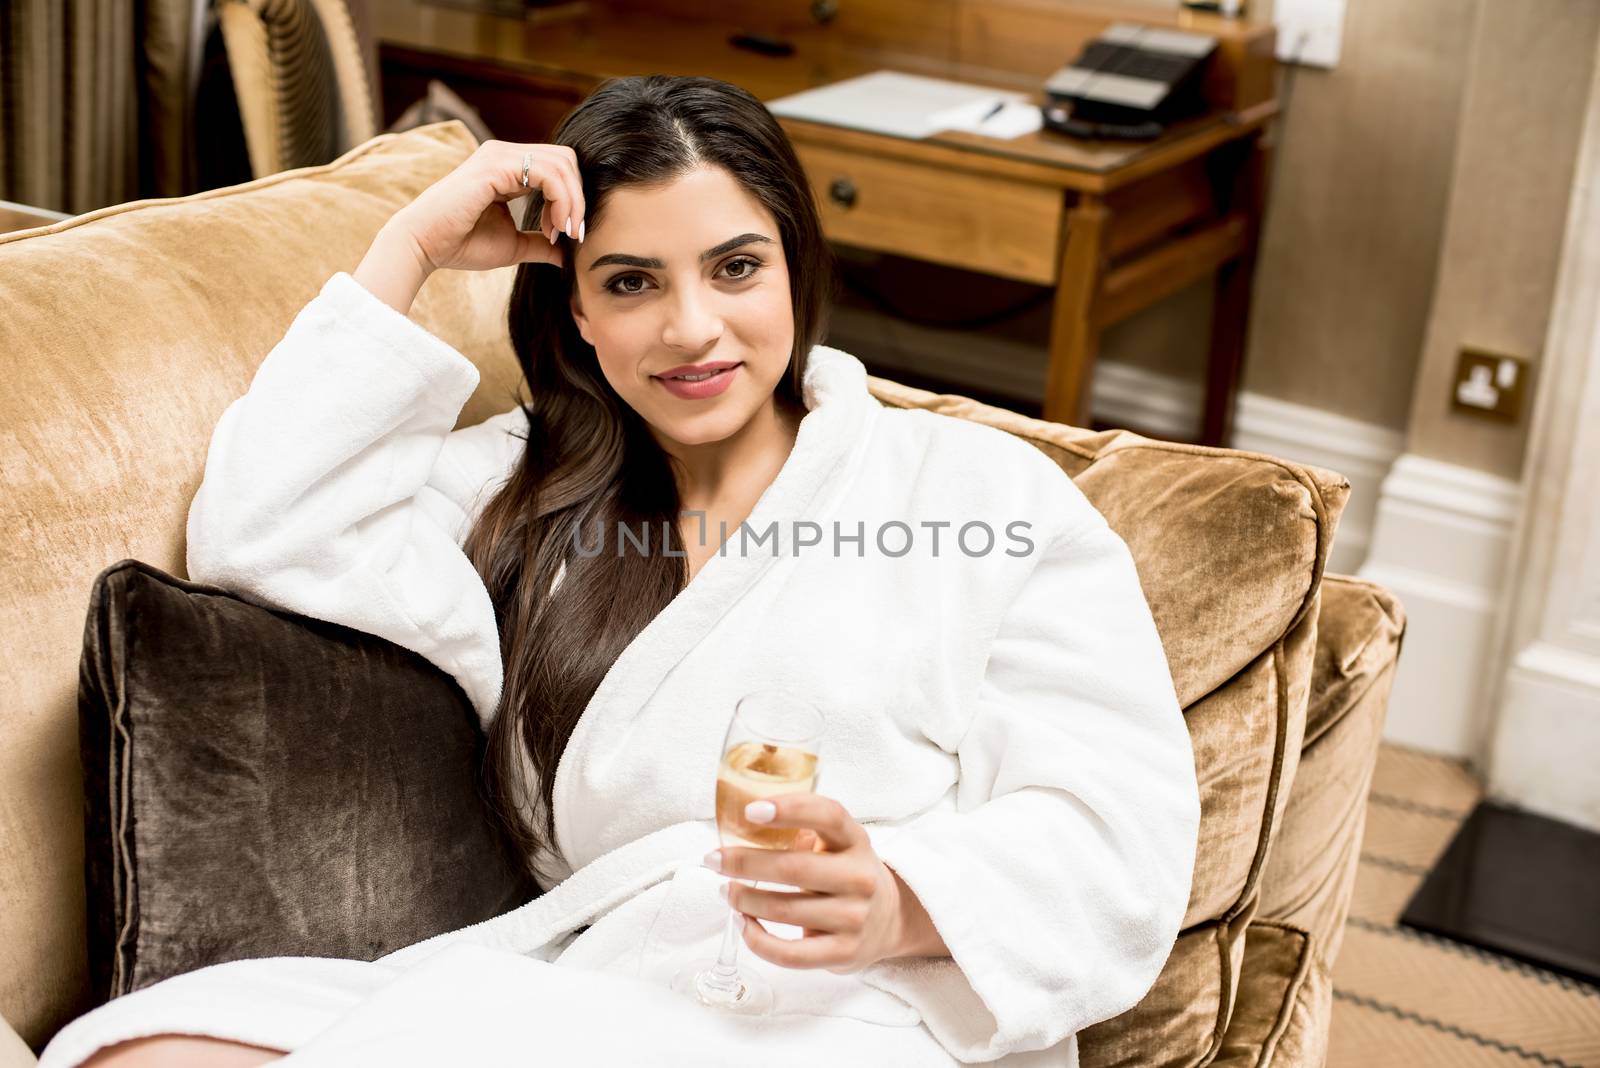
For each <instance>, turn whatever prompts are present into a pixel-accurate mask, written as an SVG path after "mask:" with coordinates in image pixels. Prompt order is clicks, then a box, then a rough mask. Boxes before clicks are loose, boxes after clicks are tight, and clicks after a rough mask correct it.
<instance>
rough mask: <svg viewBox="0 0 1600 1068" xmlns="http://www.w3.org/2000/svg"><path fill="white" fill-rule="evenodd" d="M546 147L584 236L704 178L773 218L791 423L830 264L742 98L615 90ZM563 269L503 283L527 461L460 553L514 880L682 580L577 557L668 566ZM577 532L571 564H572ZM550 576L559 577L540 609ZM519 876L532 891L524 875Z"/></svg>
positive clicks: (647, 455)
mask: <svg viewBox="0 0 1600 1068" xmlns="http://www.w3.org/2000/svg"><path fill="white" fill-rule="evenodd" d="M550 142H551V143H552V144H558V145H566V146H568V147H570V148H571V149H572V150H573V152H574V153H575V154H576V155H577V160H578V170H579V172H580V174H581V175H582V178H583V195H584V202H585V215H586V220H587V229H588V230H589V231H590V232H593V231H594V229H595V228H596V226H597V225H598V221H599V219H600V217H601V216H602V215H603V214H604V212H605V205H606V198H607V196H608V195H609V194H610V193H611V192H612V191H614V190H616V189H619V188H623V187H626V186H630V185H654V184H661V183H665V182H669V181H671V180H673V179H675V178H677V177H679V176H681V175H683V174H685V173H687V172H689V171H692V170H694V169H696V168H699V167H707V166H709V167H720V168H722V169H724V170H726V171H727V172H728V173H729V174H730V175H732V177H733V178H734V180H736V181H737V182H738V183H739V184H740V185H741V186H742V187H743V188H744V189H745V190H747V191H748V192H749V193H750V195H751V196H753V197H754V198H755V199H756V200H757V201H759V202H760V203H761V205H762V206H763V207H765V208H766V210H767V211H769V212H771V214H772V217H773V218H774V219H775V220H776V222H777V225H778V230H779V234H780V235H781V238H782V243H783V253H784V256H785V257H786V259H787V265H788V273H789V289H790V297H791V300H792V302H793V307H794V349H793V351H792V353H791V354H790V361H789V367H788V370H787V372H786V374H785V376H784V378H783V379H782V380H781V381H780V383H779V385H778V389H777V396H778V399H779V400H780V402H784V403H787V404H792V405H796V406H798V405H800V404H801V392H800V383H801V380H802V376H803V375H804V373H805V366H806V354H807V353H808V352H809V351H810V350H811V346H812V345H814V344H816V343H818V342H820V341H821V340H822V338H823V335H824V333H825V330H826V316H827V308H828V303H829V301H830V300H831V298H832V295H833V292H832V289H833V277H834V276H833V258H832V253H831V251H830V250H829V248H828V245H827V242H826V240H825V239H824V237H823V234H822V227H821V224H820V222H819V220H818V217H817V208H816V202H815V200H814V199H813V195H812V192H811V188H810V185H809V184H808V183H807V180H806V176H805V172H804V170H802V169H801V166H800V162H799V160H798V159H797V158H796V157H795V153H794V149H793V148H792V147H791V145H790V144H789V141H788V138H787V137H786V136H785V134H784V132H783V130H782V128H781V127H780V126H779V125H778V123H777V120H776V119H774V118H773V116H772V113H771V112H769V111H768V110H767V109H766V108H765V107H764V106H763V105H762V104H761V102H760V101H759V100H757V99H756V98H755V97H754V96H752V95H751V94H750V93H748V92H746V91H745V90H743V89H740V88H738V87H737V86H733V85H730V84H728V83H726V82H721V81H717V80H715V79H711V78H685V77H668V76H665V75H649V76H642V77H631V78H614V79H611V80H609V81H606V82H604V83H602V84H601V85H600V86H598V87H597V88H596V89H595V90H594V92H593V93H591V94H590V95H589V96H588V97H587V98H586V99H584V100H583V102H582V103H580V104H578V105H577V107H575V108H574V109H573V110H572V111H570V112H568V113H567V115H566V116H565V117H564V118H563V119H562V120H561V122H560V124H559V125H558V126H557V127H556V130H555V133H554V134H553V136H552V137H551V138H550ZM530 199H531V200H532V203H531V204H530V205H529V211H528V214H527V216H526V218H525V219H524V221H523V223H522V226H523V228H524V229H537V225H536V222H535V220H537V219H538V218H539V212H540V210H541V208H542V206H543V205H542V199H541V197H540V196H539V195H538V194H535V195H534V196H533V197H531V198H530ZM574 259H575V257H574V256H573V255H572V254H571V253H570V247H569V254H568V256H567V257H566V261H565V263H564V264H563V265H562V266H561V267H560V268H559V269H557V268H553V267H551V266H550V265H548V264H537V265H535V264H524V265H523V266H522V267H520V268H518V271H517V277H516V280H515V283H514V285H513V287H512V291H511V304H510V309H509V319H510V326H511V341H512V344H513V346H514V347H515V350H516V354H517V360H518V362H519V363H520V364H521V365H522V373H523V376H524V378H525V379H526V381H527V384H528V391H529V396H530V398H531V399H530V400H529V402H528V403H527V404H525V405H524V408H525V410H526V412H527V415H528V440H527V448H526V450H525V452H524V455H523V458H522V461H521V463H520V464H519V465H518V466H517V468H516V469H515V471H514V472H513V473H512V475H511V477H510V478H509V480H508V481H507V482H506V484H505V485H504V486H503V487H502V488H501V489H500V491H499V492H498V493H497V494H496V495H495V496H494V498H493V499H492V500H491V501H490V502H489V503H488V504H487V505H485V507H484V509H483V511H482V512H481V513H480V515H479V516H478V518H477V520H476V522H475V523H474V525H473V528H472V530H471V532H470V533H469V534H468V536H467V539H466V543H465V550H466V553H467V556H468V557H469V558H470V559H471V560H472V563H473V566H474V567H475V568H477V570H478V573H479V574H480V575H481V576H482V578H483V581H484V583H485V585H487V586H488V589H489V594H490V597H491V598H492V599H493V601H494V606H495V614H496V617H497V619H498V622H499V627H500V648H501V656H502V660H503V662H504V664H505V685H504V689H503V692H502V694H501V698H500V707H499V711H498V713H497V715H496V716H495V719H494V722H493V723H492V725H491V727H490V729H489V737H488V741H487V750H486V761H485V785H486V787H487V791H488V795H489V799H490V802H491V804H492V805H493V807H494V808H495V810H496V811H497V813H498V814H499V816H500V817H501V819H502V821H503V822H504V824H505V826H506V829H507V830H508V832H509V833H510V836H511V839H512V842H513V843H514V844H515V845H516V846H517V847H518V852H519V854H520V856H521V857H523V858H526V859H527V860H528V861H530V862H531V859H532V857H533V854H534V853H535V851H536V850H539V849H542V848H549V849H552V850H553V849H554V848H555V845H556V842H555V823H554V807H553V802H552V796H553V790H554V785H555V775H556V766H557V764H558V762H559V761H560V759H561V754H562V752H563V750H564V749H565V748H566V745H567V741H568V739H569V738H571V736H572V731H573V728H574V727H575V726H576V725H577V722H578V718H579V717H580V716H581V715H582V714H583V710H584V708H585V707H587V705H588V703H589V700H590V698H591V697H592V696H593V695H594V692H595V689H596V688H597V687H598V686H599V685H600V680H601V679H602V678H604V677H605V674H606V671H607V670H608V669H609V668H610V667H611V664H612V662H613V661H615V660H616V658H617V656H618V655H619V654H620V653H621V652H622V650H623V649H624V648H625V647H626V646H627V645H628V644H629V643H630V642H631V641H632V640H633V639H634V637H635V636H636V635H637V634H638V633H639V632H640V631H641V630H643V629H644V627H645V624H647V623H649V622H650V620H651V619H653V618H654V617H655V616H656V615H657V614H658V613H659V612H660V611H661V610H662V609H663V608H665V607H666V605H667V603H668V602H669V601H671V600H672V598H673V597H674V596H676V595H677V593H678V591H679V590H680V589H682V588H683V586H684V585H685V583H686V581H687V578H688V571H687V566H686V564H685V561H684V559H683V558H682V557H681V556H671V555H667V554H666V553H663V552H660V551H657V552H632V551H630V552H625V553H617V552H612V551H610V547H609V546H608V548H607V551H603V552H599V553H594V554H593V555H589V551H590V549H591V547H592V545H593V539H594V531H595V530H596V529H597V526H598V530H600V531H604V532H612V531H615V530H616V529H617V525H618V524H625V525H626V526H627V527H628V528H629V529H630V530H633V531H639V530H641V529H644V530H649V531H653V532H654V531H667V532H670V534H669V536H671V537H672V538H673V539H674V542H673V544H674V547H675V548H678V549H681V548H682V545H681V544H680V543H679V542H678V541H677V534H676V530H677V526H676V521H677V519H678V509H679V501H678V490H677V483H676V481H675V479H674V477H673V473H672V470H671V468H670V466H669V460H668V458H667V455H666V454H665V452H663V450H662V449H661V447H660V446H659V445H658V444H657V443H656V441H655V439H654V438H653V437H652V436H651V434H650V433H649V430H648V428H647V427H646V426H645V424H644V421H643V420H642V419H641V418H640V417H639V416H638V414H637V413H635V412H634V411H633V409H632V408H630V407H629V406H628V405H627V404H625V403H624V402H623V401H622V400H621V398H619V397H618V396H617V394H616V393H615V392H614V391H613V390H612V388H611V386H610V385H609V383H607V382H606V379H605V376H604V375H603V374H601V371H600V366H599V363H598V362H597V360H596V358H595V352H594V349H593V348H592V347H591V346H590V345H589V344H588V342H586V341H584V340H583V337H582V336H581V335H580V334H579V333H578V329H577V326H576V324H575V323H574V322H573V320H572V313H571V310H570V307H569V300H570V297H571V295H572V293H573V291H574V287H575V285H576V282H575V278H576V274H575V271H574V269H573V260H574ZM641 524H647V525H645V526H642V527H641ZM580 526H581V529H582V530H583V531H584V543H583V545H584V548H585V550H586V551H585V553H581V554H580V553H578V552H575V551H574V534H575V531H576V530H577V529H578V528H579V527H580ZM652 541H653V543H655V544H658V546H659V543H658V542H655V541H654V539H652ZM563 562H565V564H566V569H567V570H566V574H565V575H564V576H563V577H562V580H561V584H560V585H559V586H558V587H557V588H556V589H555V590H554V591H553V592H551V591H550V585H551V582H552V580H553V579H554V578H555V575H556V571H557V569H558V568H559V567H560V566H561V565H562V563H563ZM519 762H523V763H526V764H531V768H532V771H533V773H534V777H535V779H536V781H537V793H536V795H534V796H528V797H523V796H519V790H518V785H519V783H521V782H522V781H524V779H525V776H523V775H521V774H520V773H519V768H518V764H519ZM530 785H531V784H530ZM530 874H532V875H534V876H535V877H537V876H538V872H536V871H533V870H532V869H531V866H530Z"/></svg>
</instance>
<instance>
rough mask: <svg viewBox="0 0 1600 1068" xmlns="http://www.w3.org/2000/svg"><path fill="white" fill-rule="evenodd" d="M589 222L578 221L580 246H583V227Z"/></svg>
mask: <svg viewBox="0 0 1600 1068" xmlns="http://www.w3.org/2000/svg"><path fill="white" fill-rule="evenodd" d="M588 221H589V220H588V219H579V220H578V244H580V245H581V244H583V225H584V223H587V222H588Z"/></svg>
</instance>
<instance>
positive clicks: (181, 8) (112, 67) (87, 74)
mask: <svg viewBox="0 0 1600 1068" xmlns="http://www.w3.org/2000/svg"><path fill="white" fill-rule="evenodd" d="M203 4H204V0H0V200H11V201H17V202H19V203H23V204H28V205H32V206H34V207H42V208H49V209H51V210H54V211H62V212H67V213H69V214H74V215H76V214H80V213H82V212H86V211H91V210H93V209H94V208H99V207H104V206H105V205H107V204H117V203H120V202H122V201H125V200H135V199H139V198H142V197H160V196H182V195H183V194H185V193H188V192H191V191H193V185H194V172H195V167H194V160H193V149H192V144H191V141H192V139H191V138H190V136H189V130H190V129H191V124H192V115H193V103H192V101H193V84H192V74H193V71H194V41H195V36H196V32H197V23H198V21H199V19H198V14H199V12H200V11H201V10H203Z"/></svg>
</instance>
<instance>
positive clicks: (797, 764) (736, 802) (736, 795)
mask: <svg viewBox="0 0 1600 1068" xmlns="http://www.w3.org/2000/svg"><path fill="white" fill-rule="evenodd" d="M822 728H823V721H822V713H821V712H819V711H817V709H816V708H815V707H813V706H812V705H810V704H808V703H807V702H805V701H802V700H800V699H798V698H794V697H789V696H787V695H785V694H781V693H777V692H775V691H762V692H757V693H752V694H747V695H746V696H744V697H742V698H740V699H739V703H738V705H737V706H736V707H735V708H734V711H733V717H732V719H730V720H729V722H728V731H727V734H726V736H725V737H724V738H723V742H722V760H721V762H720V764H719V765H718V768H717V833H718V836H719V837H720V838H721V840H722V845H723V847H724V848H726V847H728V846H745V847H752V848H755V849H791V848H793V847H794V843H795V839H796V837H797V836H798V835H799V833H800V828H798V827H769V826H764V825H762V824H759V823H751V822H750V821H749V820H747V819H745V817H744V807H745V805H747V804H749V803H750V802H752V801H759V800H761V799H762V798H766V797H774V796H776V795H778V794H789V793H807V792H810V791H812V790H814V789H816V783H817V760H818V757H819V756H820V753H821V742H822ZM733 921H734V915H733V912H732V911H731V910H730V911H729V913H728V926H727V928H726V930H724V931H723V935H722V950H721V952H719V953H718V954H717V959H716V960H697V961H693V962H691V963H689V964H687V965H685V966H684V967H683V968H682V969H680V970H679V972H678V974H677V975H675V976H674V977H673V980H672V989H674V990H676V991H677V992H678V993H680V994H685V995H687V996H689V997H692V998H694V999H695V1000H696V1001H699V1002H700V1003H701V1004H703V1005H709V1006H711V1007H713V1008H717V1009H723V1010H726V1011H729V1012H737V1013H743V1014H748V1015H753V1016H760V1015H765V1014H766V1013H768V1012H771V1011H772V987H771V985H770V984H768V983H767V982H766V980H764V979H762V978H761V977H760V976H757V975H749V974H740V972H739V968H738V965H737V964H736V963H735V958H736V956H737V954H738V950H739V931H738V928H737V927H735V926H734V922H733Z"/></svg>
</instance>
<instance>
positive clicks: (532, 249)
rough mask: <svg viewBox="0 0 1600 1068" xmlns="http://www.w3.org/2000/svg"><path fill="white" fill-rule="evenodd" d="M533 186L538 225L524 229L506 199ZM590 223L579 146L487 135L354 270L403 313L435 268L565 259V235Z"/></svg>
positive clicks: (389, 227)
mask: <svg viewBox="0 0 1600 1068" xmlns="http://www.w3.org/2000/svg"><path fill="white" fill-rule="evenodd" d="M525 156H526V157H527V158H528V184H527V186H526V187H524V186H523V184H522V161H523V158H524V157H525ZM534 190H539V191H541V192H542V193H543V194H544V210H543V211H542V212H541V213H540V214H541V217H540V219H539V220H538V222H539V229H538V230H528V231H523V230H519V229H517V224H516V220H515V219H513V218H512V216H511V209H510V208H508V207H506V203H507V201H511V200H515V199H517V198H518V197H521V196H524V195H526V194H528V193H530V192H532V191H534ZM584 225H585V224H584V202H583V180H582V178H581V177H580V176H579V174H578V157H577V154H576V153H574V152H573V151H572V149H570V148H568V147H566V146H565V145H537V144H520V143H517V142H511V141H485V142H484V143H483V144H481V145H479V146H478V147H477V149H476V150H475V151H474V152H473V153H472V155H470V156H468V157H467V158H466V159H465V160H463V161H462V162H461V163H460V165H458V166H457V167H456V169H455V170H453V171H451V172H450V173H449V174H447V175H445V176H444V177H443V178H440V179H439V180H438V181H437V182H434V183H433V184H432V185H430V186H429V187H428V188H427V189H424V190H423V191H422V193H421V194H419V195H418V196H417V198H416V199H415V200H413V201H412V202H411V203H409V204H407V205H406V206H405V207H403V208H401V209H400V210H399V211H397V212H395V213H394V215H393V216H391V217H390V219H389V221H388V222H386V223H384V225H383V228H382V229H381V230H380V231H379V232H378V236H377V237H376V238H375V239H374V240H373V243H372V247H371V248H369V249H368V250H367V254H366V257H365V258H364V259H362V261H361V265H360V266H359V267H357V268H356V270H355V272H354V277H355V280H356V281H357V282H360V283H361V284H362V285H364V286H366V287H367V288H368V289H369V290H371V291H372V292H373V293H374V294H376V295H377V296H378V297H379V298H381V299H382V300H384V301H385V302H386V303H388V304H389V305H390V306H392V307H394V308H395V309H396V310H397V311H399V312H400V313H401V314H402V315H404V314H405V313H406V312H407V310H408V309H409V308H410V307H411V303H412V301H413V300H414V299H415V298H416V295H417V291H418V290H419V289H421V288H422V283H423V282H425V281H426V280H427V277H428V275H430V274H431V273H433V272H434V271H436V270H439V269H441V268H446V269H452V270H461V271H491V270H494V269H495V268H497V267H507V266H510V265H512V264H517V263H553V264H556V265H558V266H559V265H560V264H561V262H562V257H563V256H564V255H565V252H566V250H565V249H564V248H563V247H562V244H561V242H562V241H563V240H566V241H567V243H568V244H570V243H571V241H572V240H575V239H580V238H581V237H582V236H583V233H584ZM563 235H565V237H564V236H563Z"/></svg>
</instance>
